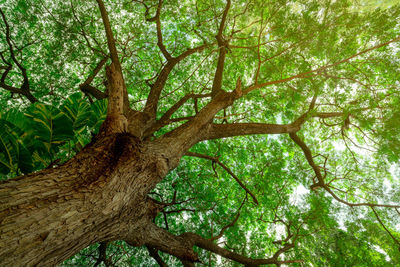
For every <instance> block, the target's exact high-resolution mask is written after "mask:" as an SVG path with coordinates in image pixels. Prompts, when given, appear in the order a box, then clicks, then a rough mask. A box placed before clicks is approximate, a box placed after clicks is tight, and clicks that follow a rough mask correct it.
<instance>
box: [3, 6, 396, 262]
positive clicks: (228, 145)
mask: <svg viewBox="0 0 400 267" xmlns="http://www.w3.org/2000/svg"><path fill="white" fill-rule="evenodd" d="M105 2H106V5H107V8H108V10H109V16H110V21H111V26H112V27H113V31H114V34H115V38H116V45H117V49H118V51H119V57H120V61H121V65H122V68H123V72H124V76H125V82H126V87H127V88H126V89H127V92H128V94H129V102H130V106H131V107H132V108H133V109H135V110H137V111H142V110H143V109H144V107H145V104H146V98H147V96H148V95H149V92H150V88H152V86H153V85H154V84H157V80H158V79H157V77H159V76H161V74H162V73H163V68H165V66H166V65H167V57H168V56H166V53H165V52H163V51H161V50H162V49H160V40H159V38H160V37H159V36H157V28H156V25H155V23H154V18H155V17H154V16H156V14H157V8H158V6H159V5H158V4H159V2H158V1H155V0H144V1H135V0H134V1H125V0H112V1H111V0H110V1H105ZM378 2H379V3H380V4H379V3H378ZM395 2H396V1H344V0H336V1H330V0H324V1H320V0H318V1H317V0H316V1H311V0H304V1H303V0H301V1H286V0H277V1H264V0H252V1H241V0H234V1H232V5H231V8H230V10H229V13H228V15H227V23H226V26H225V27H224V28H223V29H221V31H222V37H223V39H224V42H226V44H227V52H226V53H227V54H226V60H225V65H224V69H223V74H224V75H223V77H222V81H221V83H222V90H224V91H226V92H231V91H233V90H234V89H235V86H236V84H237V83H238V81H240V82H241V84H242V89H243V92H244V94H243V96H242V97H241V98H239V99H237V100H236V101H235V102H234V103H233V104H232V105H230V106H228V107H226V108H224V109H223V110H221V111H220V112H219V113H218V114H217V115H216V116H215V117H214V119H213V122H214V123H215V124H219V125H227V124H234V123H248V124H250V123H266V124H291V123H293V122H295V121H296V120H298V119H299V118H302V119H303V122H302V125H301V129H300V130H299V131H298V132H297V133H296V134H297V136H298V138H299V139H300V140H302V141H303V142H304V144H305V145H306V147H307V149H308V150H309V152H310V154H311V159H308V158H307V153H306V152H305V151H307V150H306V149H304V147H302V146H301V145H299V143H298V142H297V143H296V142H295V141H294V140H295V139H294V138H293V136H291V137H289V135H287V134H282V135H254V136H237V137H232V138H224V139H215V140H205V141H202V142H199V143H198V144H196V145H194V146H193V147H192V148H191V149H190V151H191V152H192V153H197V154H201V155H206V157H189V156H190V155H188V156H184V157H183V158H182V159H181V161H180V164H179V166H178V167H177V168H176V169H174V170H173V171H171V172H170V173H169V174H168V176H167V177H166V178H165V179H164V180H162V181H161V182H160V183H159V184H158V185H157V187H156V188H155V189H154V190H153V192H152V193H151V194H150V196H151V197H152V198H154V199H156V200H157V201H160V202H163V203H170V205H168V206H167V207H165V209H164V210H162V212H160V214H159V215H158V216H157V217H156V218H155V222H156V223H157V225H159V226H161V227H163V228H165V229H167V230H169V231H170V232H171V233H174V234H177V235H179V234H182V233H185V232H194V233H197V234H199V235H201V236H202V237H204V238H210V239H213V238H214V237H218V236H219V235H220V236H219V238H215V241H214V242H215V243H216V244H218V245H220V246H221V247H225V248H227V249H230V250H231V251H235V252H237V253H241V254H243V255H246V256H248V257H252V258H266V257H271V256H273V255H274V254H275V253H277V252H278V251H279V250H280V249H283V248H285V251H284V252H285V253H284V254H283V255H284V256H282V255H281V256H280V257H281V259H284V260H298V259H299V260H302V261H303V263H300V262H292V264H294V265H295V266H400V260H399V259H400V250H399V248H400V230H399V229H400V217H399V215H400V208H398V207H381V206H379V205H378V204H386V205H392V206H396V205H399V203H400V190H399V189H400V179H399V177H400V172H399V170H400V167H399V159H400V141H399V140H400V101H399V99H400V88H399V86H400V84H399V77H400V75H399V73H400V61H399V51H400V46H399V29H400V24H399V21H400V6H399V5H396V3H395ZM1 8H2V10H3V12H4V14H5V16H4V17H5V19H3V21H2V22H1V35H0V53H1V62H0V70H1V74H2V77H1V83H0V86H1V87H2V88H3V89H4V90H1V91H0V105H1V107H2V110H1V114H0V174H1V177H2V179H8V178H12V177H14V176H18V175H22V174H28V173H31V172H34V171H36V170H40V169H43V168H50V167H54V166H57V165H60V164H62V163H63V162H65V161H67V160H68V159H70V158H71V157H73V156H74V155H75V154H76V153H77V152H79V151H80V150H81V149H82V147H84V146H85V145H86V144H88V143H89V142H90V141H91V138H92V136H94V135H95V134H97V133H98V131H99V129H100V126H101V124H102V122H103V121H104V119H105V118H106V114H107V100H106V97H107V93H108V84H107V81H106V74H105V71H104V70H103V69H104V68H103V67H102V65H100V68H99V69H100V70H96V69H97V67H98V66H99V62H102V61H103V60H104V61H105V62H106V63H104V64H108V63H109V62H110V60H109V59H108V50H107V41H106V37H105V34H104V30H103V25H102V23H101V17H100V14H99V12H98V9H97V6H96V5H95V1H92V2H91V1H85V2H82V1H76V0H71V1H66V2H63V1H33V0H29V1H26V0H10V1H7V2H6V3H5V4H2V5H1ZM225 8H226V2H225V1H203V0H198V1H177V0H171V1H164V3H163V5H162V9H161V11H160V12H161V14H160V17H159V19H160V27H161V29H160V32H161V33H162V38H163V39H162V42H163V45H164V48H165V49H166V51H168V52H169V53H170V56H171V57H177V56H179V55H181V54H182V53H183V52H184V51H186V50H187V49H190V48H195V47H198V46H201V45H204V47H203V48H202V49H199V51H197V52H196V53H193V54H192V55H190V56H188V57H187V58H185V59H184V60H182V61H180V62H179V64H177V65H176V66H175V67H174V68H173V69H172V71H171V73H170V74H169V76H168V79H167V81H166V84H165V86H164V88H163V91H162V92H161V96H160V100H159V102H158V107H157V114H156V118H157V119H160V118H163V115H164V114H165V113H166V112H167V111H168V110H170V109H171V107H174V104H176V103H177V102H178V101H179V100H181V99H183V98H184V97H185V96H187V95H188V94H192V95H196V97H194V96H193V97H190V98H188V99H189V100H187V101H186V102H184V103H183V104H182V105H181V106H179V108H177V110H176V112H174V113H173V114H172V115H171V116H170V118H168V120H167V123H165V124H163V125H161V126H160V127H159V128H158V130H157V131H155V132H154V133H152V135H151V136H149V137H148V139H149V140H152V139H155V138H158V137H160V136H163V135H164V134H165V133H167V132H169V131H171V130H172V129H175V128H177V127H178V126H179V125H181V124H182V123H184V122H186V121H188V120H190V119H191V118H192V117H193V116H195V115H196V114H198V112H199V110H201V109H202V108H203V107H205V106H206V105H207V103H209V102H210V95H209V94H210V93H211V87H212V86H213V79H214V77H215V69H216V67H217V61H218V56H219V51H220V47H218V44H217V41H216V38H215V36H216V34H217V33H218V30H219V28H218V27H219V23H220V21H221V17H222V16H223V15H222V14H223V11H224V9H225ZM6 21H7V24H8V25H9V26H8V27H7V24H6ZM7 28H8V31H9V34H7V33H6V32H7ZM13 54H15V55H14V57H13ZM14 58H15V59H14ZM23 69H26V70H27V74H26V77H27V78H28V80H29V85H30V91H31V92H32V94H33V95H34V96H35V97H36V98H37V99H38V101H37V102H35V103H30V102H34V101H30V102H29V100H28V99H27V97H25V96H24V94H23V93H21V92H19V91H16V90H14V89H13V90H11V89H10V88H9V87H6V86H5V85H8V86H12V87H15V88H20V87H21V88H22V85H21V84H23V83H24V81H25V76H24V74H23ZM3 85H4V86H3ZM85 86H86V87H85ZM88 86H89V87H88ZM24 88H25V87H24ZM84 88H86V89H84ZM88 88H89V89H88ZM80 91H81V92H80ZM96 98H97V100H96ZM302 115H303V117H301V116H302ZM192 155H193V154H192ZM311 161H312V162H313V163H314V166H315V167H313V165H312V164H311V163H310V162H311ZM318 172H319V173H320V176H321V177H322V178H323V180H324V182H325V188H318V187H317V186H315V185H318V182H319V181H318V179H319V178H320V177H318ZM232 174H233V175H232ZM235 177H236V178H237V179H239V180H240V181H241V183H242V185H241V184H239V183H238V182H237V179H235ZM243 187H245V188H246V189H247V190H248V191H250V192H251V193H252V194H254V197H252V196H251V195H250V194H249V193H248V192H246V190H244V188H243ZM254 198H256V199H257V202H258V205H256V201H255V200H254ZM357 203H367V204H366V205H360V206H356V205H354V206H352V204H357ZM371 203H372V205H370V204H371ZM374 205H378V206H374ZM227 226H229V227H227ZM213 240H214V239H213ZM292 245H293V246H292ZM100 247H105V251H106V255H107V259H103V262H101V261H99V259H100V258H101V256H100V250H101V249H100ZM286 248H287V249H286ZM197 252H198V253H199V256H200V259H201V262H202V263H204V264H208V265H209V266H236V265H235V264H236V263H233V262H231V261H228V260H226V259H224V258H221V257H220V256H217V255H216V254H213V253H211V252H209V251H206V250H201V249H198V250H197ZM160 256H161V258H162V259H163V260H164V261H165V262H167V263H168V264H169V265H171V266H178V265H180V264H181V262H180V261H179V260H177V259H176V258H174V257H173V256H170V255H167V254H164V253H160ZM100 263H101V264H106V265H107V264H109V265H111V264H114V265H116V266H140V265H141V266H152V265H155V264H156V263H155V261H154V260H153V259H152V258H150V257H149V253H148V252H147V250H146V249H145V248H141V247H140V248H136V247H132V246H129V245H128V244H127V243H125V242H123V241H112V242H108V243H105V244H94V245H92V246H90V247H88V248H86V249H84V250H83V251H81V252H80V253H79V254H77V255H75V256H74V257H72V258H71V259H69V260H67V261H66V262H64V263H63V266H88V265H96V264H100ZM199 265H200V264H199Z"/></svg>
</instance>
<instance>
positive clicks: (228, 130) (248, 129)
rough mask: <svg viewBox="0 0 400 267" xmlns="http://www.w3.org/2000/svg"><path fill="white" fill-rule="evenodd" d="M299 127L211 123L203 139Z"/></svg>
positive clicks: (276, 132) (266, 132)
mask: <svg viewBox="0 0 400 267" xmlns="http://www.w3.org/2000/svg"><path fill="white" fill-rule="evenodd" d="M299 129H300V128H299V127H298V126H294V125H293V124H268V123H231V124H212V125H211V127H210V130H209V131H208V133H207V134H206V135H205V136H204V139H205V140H210V139H220V138H225V137H233V136H243V135H253V134H282V133H290V132H296V131H298V130H299Z"/></svg>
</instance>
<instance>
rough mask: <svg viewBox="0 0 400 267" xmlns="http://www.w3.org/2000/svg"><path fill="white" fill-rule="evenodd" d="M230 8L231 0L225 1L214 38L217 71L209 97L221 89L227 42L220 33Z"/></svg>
mask: <svg viewBox="0 0 400 267" xmlns="http://www.w3.org/2000/svg"><path fill="white" fill-rule="evenodd" d="M230 7H231V0H227V2H226V6H225V9H224V13H223V15H222V19H221V23H220V25H219V29H218V33H217V36H216V39H217V42H218V47H219V56H218V63H217V69H216V70H215V75H214V80H213V86H212V91H211V95H212V96H213V97H214V96H215V95H217V93H218V92H219V91H220V90H221V88H222V78H223V72H224V64H225V57H226V47H227V42H226V41H225V40H224V39H223V36H222V33H223V31H224V28H225V23H226V17H227V15H228V11H229V8H230Z"/></svg>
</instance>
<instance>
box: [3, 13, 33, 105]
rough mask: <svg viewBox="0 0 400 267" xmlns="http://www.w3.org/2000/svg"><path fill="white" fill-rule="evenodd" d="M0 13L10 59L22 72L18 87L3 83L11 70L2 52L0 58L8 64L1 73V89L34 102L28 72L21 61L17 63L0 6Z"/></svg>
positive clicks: (8, 26)
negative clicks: (20, 82)
mask: <svg viewBox="0 0 400 267" xmlns="http://www.w3.org/2000/svg"><path fill="white" fill-rule="evenodd" d="M0 14H1V17H2V19H3V22H4V24H5V26H6V41H7V44H8V49H9V51H10V56H11V59H12V60H13V61H14V63H15V64H16V65H17V66H18V68H19V69H20V71H21V74H22V78H23V82H22V85H21V86H20V88H16V87H14V86H10V85H7V84H6V83H5V79H6V77H7V74H8V72H9V71H10V70H11V68H12V65H11V63H9V62H7V61H6V60H5V58H4V57H3V54H2V53H1V58H2V59H3V61H4V62H5V63H6V64H7V65H8V67H7V68H6V70H5V71H4V73H3V75H2V77H1V80H0V87H2V88H3V89H6V90H8V91H10V92H11V93H18V94H21V95H23V96H25V97H26V98H28V100H29V101H30V102H31V103H34V102H36V101H37V99H36V97H34V96H33V95H32V94H31V91H30V85H29V78H28V74H27V73H26V69H25V68H24V67H23V66H22V64H21V63H19V61H18V60H17V58H16V57H15V53H14V48H13V45H12V43H11V36H10V35H11V34H10V25H8V22H7V19H6V16H5V15H4V13H3V10H2V9H1V8H0Z"/></svg>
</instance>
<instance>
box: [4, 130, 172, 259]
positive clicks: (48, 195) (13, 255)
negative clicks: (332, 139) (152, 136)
mask: <svg viewBox="0 0 400 267" xmlns="http://www.w3.org/2000/svg"><path fill="white" fill-rule="evenodd" d="M168 169H169V168H168V166H167V160H165V159H164V158H163V157H162V156H160V155H157V154H155V153H153V152H152V151H151V150H150V149H149V148H148V147H147V146H146V144H145V143H141V142H139V141H138V140H137V139H136V138H134V137H132V136H130V135H129V134H114V135H111V136H106V137H102V138H100V139H98V140H97V141H94V142H92V143H91V144H89V145H88V146H86V147H85V148H84V149H83V150H82V151H81V152H80V153H79V154H78V155H76V156H75V157H74V158H73V159H71V160H70V161H68V162H66V163H65V164H63V165H61V166H59V167H57V168H52V169H45V170H43V171H40V172H38V173H34V174H31V175H28V176H24V177H19V178H16V179H12V180H9V181H6V182H4V183H2V184H0V265H1V266H36V265H38V266H52V265H55V264H57V263H59V262H62V261H63V260H65V259H67V258H69V257H71V256H72V255H74V254H76V253H77V252H79V251H80V250H81V249H83V248H84V247H86V246H88V245H90V244H93V243H95V242H101V241H105V240H107V241H110V240H116V239H124V240H127V239H129V240H130V243H132V244H134V245H143V243H144V242H145V241H144V239H145V236H144V235H145V234H144V232H145V231H143V229H145V228H146V227H147V226H148V225H149V223H151V221H152V219H153V218H154V216H155V215H156V213H157V205H156V204H155V203H154V202H152V201H151V200H150V199H149V198H148V197H147V194H148V193H149V191H150V190H151V189H152V188H154V187H155V185H156V184H157V183H158V182H159V181H160V180H161V179H162V178H163V177H164V176H165V175H166V173H167V172H168ZM140 229H141V230H140ZM128 236H129V238H128Z"/></svg>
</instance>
